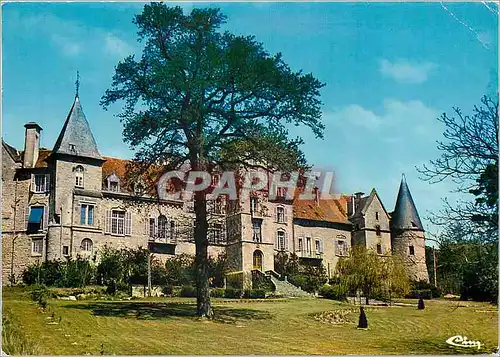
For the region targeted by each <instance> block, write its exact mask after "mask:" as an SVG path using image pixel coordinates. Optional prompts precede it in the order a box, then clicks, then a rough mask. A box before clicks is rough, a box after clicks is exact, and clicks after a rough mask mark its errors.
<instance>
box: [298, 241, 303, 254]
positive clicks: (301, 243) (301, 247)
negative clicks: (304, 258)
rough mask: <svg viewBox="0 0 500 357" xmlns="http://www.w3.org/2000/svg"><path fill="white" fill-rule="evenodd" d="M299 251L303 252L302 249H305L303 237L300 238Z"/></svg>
mask: <svg viewBox="0 0 500 357" xmlns="http://www.w3.org/2000/svg"><path fill="white" fill-rule="evenodd" d="M298 248H299V252H302V249H304V242H303V240H302V238H299V247H298Z"/></svg>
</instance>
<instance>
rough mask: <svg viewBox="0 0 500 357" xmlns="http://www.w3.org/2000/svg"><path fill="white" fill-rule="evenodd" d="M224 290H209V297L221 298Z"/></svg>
mask: <svg viewBox="0 0 500 357" xmlns="http://www.w3.org/2000/svg"><path fill="white" fill-rule="evenodd" d="M224 293H225V289H223V288H212V289H210V297H214V298H222V297H224Z"/></svg>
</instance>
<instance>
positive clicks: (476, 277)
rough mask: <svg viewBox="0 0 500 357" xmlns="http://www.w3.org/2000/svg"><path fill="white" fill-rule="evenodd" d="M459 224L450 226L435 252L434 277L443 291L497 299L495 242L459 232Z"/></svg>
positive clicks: (471, 297) (474, 298)
mask: <svg viewBox="0 0 500 357" xmlns="http://www.w3.org/2000/svg"><path fill="white" fill-rule="evenodd" d="M461 227H462V226H461V224H460V223H457V224H455V225H453V226H450V227H449V228H448V229H447V230H446V231H445V235H443V236H442V238H441V240H440V244H439V250H438V251H437V252H436V255H437V264H438V266H439V268H438V269H437V275H438V277H437V281H438V285H439V287H440V288H441V289H442V290H443V292H444V293H452V294H458V295H460V296H461V298H462V299H463V300H468V299H473V300H477V301H491V302H496V301H497V300H498V242H494V243H489V242H487V241H486V242H485V241H481V240H479V239H471V238H468V237H467V236H466V235H462V233H463V231H462V230H461Z"/></svg>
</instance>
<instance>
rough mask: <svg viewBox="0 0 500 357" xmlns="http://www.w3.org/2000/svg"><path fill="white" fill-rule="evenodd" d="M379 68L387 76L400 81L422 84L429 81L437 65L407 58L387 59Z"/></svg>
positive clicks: (383, 60) (381, 62) (382, 61)
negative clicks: (413, 61) (391, 60)
mask: <svg viewBox="0 0 500 357" xmlns="http://www.w3.org/2000/svg"><path fill="white" fill-rule="evenodd" d="M379 64H380V66H379V70H380V73H382V74H383V75H384V76H386V77H391V78H392V79H394V80H395V81H396V82H399V83H410V84H421V83H424V82H425V81H427V79H428V78H429V74H430V72H431V71H433V70H434V69H436V67H437V65H436V64H434V63H431V62H423V63H411V62H410V61H407V60H398V61H396V62H390V61H389V60H387V59H382V60H381V61H380V63H379Z"/></svg>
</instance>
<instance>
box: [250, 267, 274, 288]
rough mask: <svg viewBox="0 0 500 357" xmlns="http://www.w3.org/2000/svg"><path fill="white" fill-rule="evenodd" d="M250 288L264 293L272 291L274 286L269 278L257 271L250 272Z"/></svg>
mask: <svg viewBox="0 0 500 357" xmlns="http://www.w3.org/2000/svg"><path fill="white" fill-rule="evenodd" d="M252 288H253V289H258V290H265V291H273V290H274V285H273V283H272V281H271V279H270V278H269V277H267V276H266V275H264V274H263V273H262V272H261V271H259V270H252Z"/></svg>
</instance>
